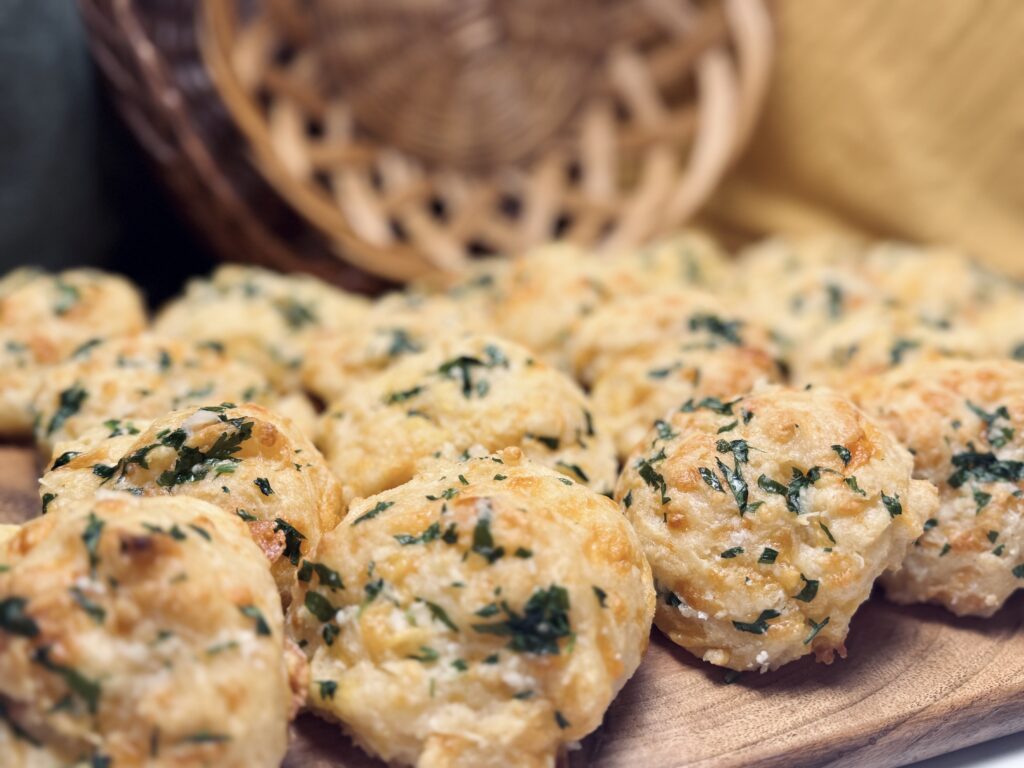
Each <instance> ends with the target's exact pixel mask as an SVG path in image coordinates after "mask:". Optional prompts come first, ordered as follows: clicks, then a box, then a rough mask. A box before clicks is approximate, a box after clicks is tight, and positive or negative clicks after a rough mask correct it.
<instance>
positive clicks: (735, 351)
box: [590, 345, 783, 460]
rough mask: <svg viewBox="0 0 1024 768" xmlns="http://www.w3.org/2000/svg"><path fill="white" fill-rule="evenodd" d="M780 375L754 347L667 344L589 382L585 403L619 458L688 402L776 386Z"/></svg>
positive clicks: (774, 363)
mask: <svg viewBox="0 0 1024 768" xmlns="http://www.w3.org/2000/svg"><path fill="white" fill-rule="evenodd" d="M782 374H783V370H782V367H781V366H780V365H779V363H778V362H777V361H776V360H775V358H774V357H773V356H772V355H771V354H770V353H769V352H767V351H766V350H763V349H760V348H758V347H750V346H732V345H724V346H717V347H710V348H698V349H693V348H687V347H686V346H685V345H676V346H667V347H666V348H665V349H662V350H658V351H647V352H645V353H643V354H641V355H629V356H627V357H624V358H623V359H621V360H620V361H619V362H618V363H616V364H615V365H614V366H613V367H612V369H611V370H610V371H608V372H606V373H605V374H603V375H601V376H599V377H598V379H597V381H595V382H594V384H593V386H592V387H591V389H590V401H591V403H593V408H594V413H595V414H596V416H597V417H598V419H599V422H600V424H601V425H602V427H603V429H605V430H606V431H607V432H608V434H610V435H611V437H612V439H613V440H614V441H615V448H616V451H617V453H618V455H619V458H620V459H623V460H624V459H625V458H626V457H628V456H629V454H630V453H632V451H633V448H634V447H635V446H636V444H637V443H638V442H639V441H640V440H641V439H642V438H643V437H644V435H646V434H647V432H648V431H650V429H651V427H652V425H653V424H654V422H655V421H656V420H657V419H659V418H661V417H663V416H665V414H667V413H669V412H670V411H672V410H674V409H676V408H678V407H680V406H681V405H683V404H684V403H686V402H687V401H693V402H699V401H701V400H703V399H704V398H707V397H715V398H718V399H720V400H722V401H727V400H730V399H732V398H733V397H735V396H737V395H742V394H745V393H747V392H750V391H751V390H753V389H755V388H756V387H758V386H760V385H761V384H765V383H769V382H781V381H782V378H783V376H782Z"/></svg>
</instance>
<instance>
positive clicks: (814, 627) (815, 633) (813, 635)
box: [804, 616, 831, 645]
mask: <svg viewBox="0 0 1024 768" xmlns="http://www.w3.org/2000/svg"><path fill="white" fill-rule="evenodd" d="M830 618H831V616H826V617H825V618H824V619H822V621H821V623H820V624H816V623H815V622H814V619H807V626H809V627H810V628H811V634H809V635H808V636H807V638H806V639H805V640H804V645H810V644H811V641H812V640H813V639H814V638H816V637H817V636H818V633H819V632H821V630H823V629H824V628H825V627H826V626H828V621H829V619H830Z"/></svg>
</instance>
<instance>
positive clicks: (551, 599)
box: [472, 584, 572, 655]
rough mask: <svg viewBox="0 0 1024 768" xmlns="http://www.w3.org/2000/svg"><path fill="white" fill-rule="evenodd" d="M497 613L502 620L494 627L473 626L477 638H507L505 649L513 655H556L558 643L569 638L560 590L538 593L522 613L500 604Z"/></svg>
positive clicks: (564, 592)
mask: <svg viewBox="0 0 1024 768" xmlns="http://www.w3.org/2000/svg"><path fill="white" fill-rule="evenodd" d="M501 610H502V611H503V612H504V613H505V616H506V619H505V620H504V621H502V622H498V623H496V624H473V625H472V626H473V629H474V630H475V631H476V632H479V633H481V634H489V635H497V636H499V637H508V638H509V642H508V646H507V647H508V648H510V649H511V650H513V651H519V652H524V653H536V654H551V655H557V654H558V652H559V650H560V649H559V645H558V641H559V640H560V639H562V638H565V637H570V636H571V635H572V630H571V627H570V623H569V593H568V591H567V590H566V589H565V588H564V587H560V586H558V585H556V584H552V585H551V586H550V587H548V588H547V589H538V590H536V591H535V592H534V593H533V594H532V595H531V596H530V599H529V600H527V602H526V605H525V606H524V607H523V613H522V614H519V613H517V612H516V611H514V610H512V609H511V608H510V607H509V605H508V603H507V602H505V601H502V603H501Z"/></svg>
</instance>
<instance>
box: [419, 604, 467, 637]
mask: <svg viewBox="0 0 1024 768" xmlns="http://www.w3.org/2000/svg"><path fill="white" fill-rule="evenodd" d="M422 603H423V604H424V605H425V606H427V608H428V609H429V610H430V615H431V616H433V617H434V618H435V619H436V620H437V621H439V622H441V623H442V624H444V625H445V626H446V627H448V629H450V630H451V631H452V632H458V631H459V628H458V627H457V626H456V625H455V622H454V621H452V620H451V619H450V618H449V616H448V614H447V613H446V612H445V610H444V608H442V607H441V606H440V605H438V604H437V603H432V602H430V601H429V600H422Z"/></svg>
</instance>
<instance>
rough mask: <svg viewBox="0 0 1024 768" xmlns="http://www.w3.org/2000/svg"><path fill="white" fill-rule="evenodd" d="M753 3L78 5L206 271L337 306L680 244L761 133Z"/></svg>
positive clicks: (768, 46) (759, 41) (765, 35)
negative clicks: (210, 252)
mask: <svg viewBox="0 0 1024 768" xmlns="http://www.w3.org/2000/svg"><path fill="white" fill-rule="evenodd" d="M766 2H767V0H706V1H705V2H699V1H698V0H444V1H442V0H433V1H431V2H425V1H424V0H386V1H385V0H217V1H216V2H194V0H186V1H184V2H181V1H180V0H179V1H178V2H173V1H172V0H135V2H131V0H80V4H81V6H82V8H83V11H84V12H85V16H86V18H87V20H88V21H89V26H90V28H91V30H92V33H93V44H94V50H95V51H96V56H97V59H98V60H99V61H100V63H101V65H102V66H103V69H104V71H105V72H107V74H108V78H109V79H110V80H111V81H112V83H113V84H114V86H115V89H116V91H117V92H118V93H119V94H120V96H121V103H122V107H123V111H124V112H125V114H126V116H127V117H128V119H129V122H130V123H131V124H132V126H133V128H134V130H135V132H136V133H137V135H139V136H140V137H141V138H142V139H143V142H144V143H145V144H146V145H147V147H149V148H150V152H151V153H152V154H153V155H154V157H155V158H156V160H157V162H158V163H159V164H160V165H161V166H162V167H163V168H164V170H165V171H166V175H167V176H168V178H169V179H170V180H171V182H172V185H173V186H174V187H175V190H176V191H177V193H178V195H179V197H180V198H182V199H183V201H184V202H185V204H186V206H187V207H188V208H189V209H190V210H191V211H192V215H193V218H194V219H196V220H197V222H198V223H199V224H200V226H201V227H202V228H203V229H204V230H206V231H208V232H211V234H212V235H213V239H214V241H215V243H216V244H218V245H219V246H220V248H221V250H222V251H225V252H228V251H230V252H232V255H233V256H234V257H235V258H246V259H250V260H253V261H257V262H260V263H266V264H273V265H275V266H279V267H282V268H286V269H294V268H303V269H306V270H308V271H313V272H316V273H319V274H321V275H324V276H327V277H330V278H331V279H334V280H336V281H341V282H344V283H347V284H349V285H351V284H352V283H353V281H358V278H357V277H356V276H355V273H353V272H352V270H351V269H346V267H345V266H344V264H346V263H347V264H351V265H355V266H356V267H358V268H359V270H360V271H362V272H364V273H368V274H370V275H377V276H379V277H381V278H384V279H386V280H394V281H400V280H408V279H413V278H422V277H426V276H430V275H432V274H437V273H439V272H444V271H448V270H455V269H458V268H459V267H460V266H462V265H463V264H464V263H465V261H466V259H468V258H471V257H473V256H475V255H479V254H484V253H493V252H517V251H520V250H522V249H525V248H527V247H529V246H531V245H534V244H537V243H540V242H544V241H547V240H550V239H552V238H556V237H557V238H565V239H567V240H569V241H571V242H575V243H578V244H580V245H584V246H587V247H592V248H595V249H600V248H606V249H617V248H621V247H629V246H632V245H635V244H638V243H642V242H644V241H646V240H649V239H651V238H653V237H656V236H658V235H661V234H664V233H665V232H667V231H669V230H671V229H673V228H675V227H677V226H678V225H679V224H680V223H681V222H683V221H685V220H686V219H687V218H688V217H690V216H691V215H692V214H693V213H694V211H695V210H696V209H697V208H698V207H699V205H700V204H701V203H702V202H703V200H705V199H706V197H707V196H708V195H709V193H710V192H711V191H712V189H713V188H714V186H715V185H716V183H717V181H718V180H719V179H720V178H721V176H722V174H723V173H724V172H725V170H726V169H727V167H728V165H729V163H730V161H731V160H732V159H733V158H734V157H735V155H736V154H737V152H738V151H739V149H740V148H741V147H742V145H743V143H744V142H745V140H746V138H747V135H748V134H749V131H750V129H751V126H752V124H753V122H754V119H755V117H756V115H757V112H758V109H759V105H760V101H761V98H762V96H763V93H764V89H765V85H766V82H767V78H768V73H769V67H770V61H771V58H772V35H771V24H770V17H769V15H768V12H767V8H766ZM126 71H127V72H128V73H129V74H128V75H127V76H125V75H124V72H126ZM332 262H333V263H332ZM363 282H364V283H366V284H369V283H370V282H372V281H366V280H364V281H363Z"/></svg>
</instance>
